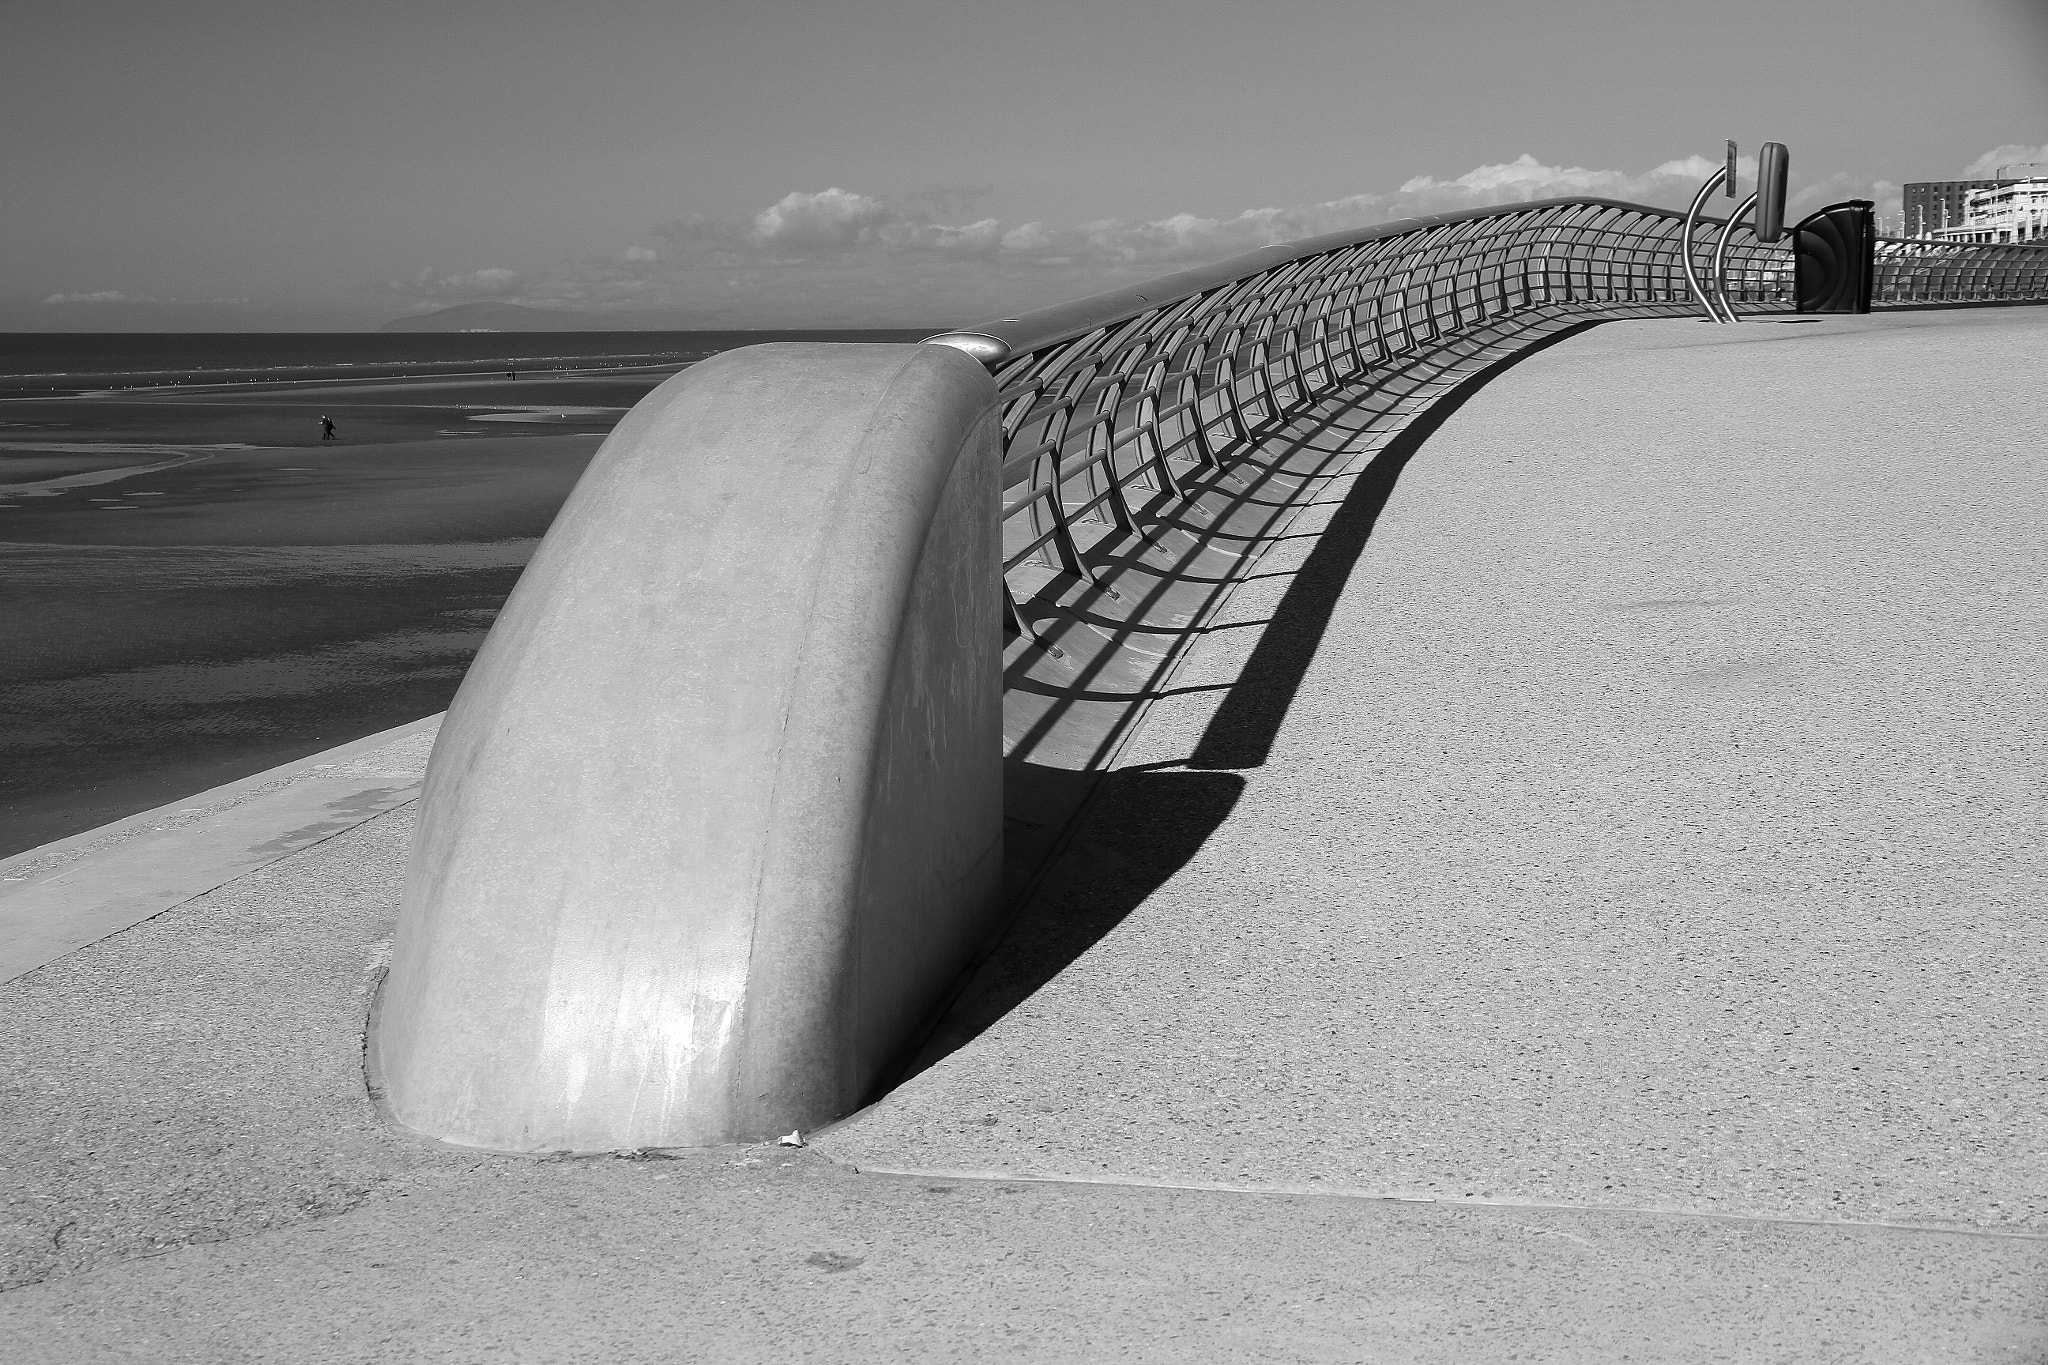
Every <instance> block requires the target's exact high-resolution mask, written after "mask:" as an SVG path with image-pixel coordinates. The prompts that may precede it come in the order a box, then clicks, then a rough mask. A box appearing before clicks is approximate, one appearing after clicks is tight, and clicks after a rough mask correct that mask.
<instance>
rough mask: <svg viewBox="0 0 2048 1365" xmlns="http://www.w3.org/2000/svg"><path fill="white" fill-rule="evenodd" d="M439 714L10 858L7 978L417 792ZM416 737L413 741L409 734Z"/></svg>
mask: <svg viewBox="0 0 2048 1365" xmlns="http://www.w3.org/2000/svg"><path fill="white" fill-rule="evenodd" d="M440 723H441V716H440V715H433V716H426V717H423V718H421V719H419V720H416V721H410V722H408V723H406V724H404V725H400V726H394V727H393V728H391V729H389V730H383V731H380V732H378V733H377V734H373V735H366V736H364V737H363V738H361V739H357V740H352V741H350V742H349V743H346V744H340V745H336V746H335V747H334V748H331V749H325V750H322V751H321V752H319V753H316V754H310V755H308V756H307V757H305V758H302V759H297V760H295V761H293V762H291V763H285V764H280V765H279V766H277V767H275V768H270V769H267V770H265V771H263V772H259V773H255V774H253V775H251V776H249V777H245V778H241V779H239V780H237V781H234V782H229V783H225V784H223V785H221V786H218V787H214V788H211V789H209V790H206V791H203V792H199V793H196V794H195V795H193V796H189V797H187V798H185V799H184V800H182V801H173V802H170V803H168V804H166V805H162V806H158V807H156V808H155V809H153V810H147V811H142V812H140V813H138V814H135V815H131V816H128V817H126V818H125V819H122V820H116V821H114V822H112V823H111V824H107V825H102V826H100V827H98V828H97V829H92V830H87V831H86V832H84V833H82V834H75V835H72V836H70V837H69V838H66V839H60V840H56V841H54V842H52V843H48V844H43V845H41V846H40V847H37V848H32V849H28V850H26V851H25V852H22V853H17V854H15V855H13V856H12V857H10V858H7V859H5V860H0V982H6V981H12V980H14V979H15V978H17V977H20V976H24V975H26V974H28V973H29V972H32V971H35V970H36V969H37V968H39V967H43V966H46V965H48V964H49V963H51V962H54V961H56V960H57V959H58V958H60V957H62V956H64V955H65V954H67V953H70V952H75V951H76V950H78V949H79V948H83V947H85V946H87V945H88V944H91V943H96V942H98V941H100V940H101V939H103V938H106V937H108V936H110V935H113V934H117V933H120V932H122V931H123V930H125V929H130V928H133V927H134V926H135V925H137V924H140V923H142V922H143V921H144V920H148V919H153V918H155V917H156V916H157V915H159V914H162V913H163V912H164V911H166V910H169V909H171V908H172V907H173V906H176V905H179V904H182V903H183V902H185V901H187V900H190V899H192V898H193V897H195V896H201V895H204V894H206V893H207V892H209V891H213V890H216V889H218V888H220V887H222V886H225V885H227V884H228V883H229V882H232V881H234V880H236V879H237V878H239V877H242V876H245V875H247V874H248V873H250V872H252V871H255V870H256V869H257V868H260V867H263V866H265V865H267V864H269V863H273V862H276V861H277V860H278V859H280V858H285V857H289V856H291V855H292V854H294V853H298V852H301V851H303V850H304V849H307V848H310V847H312V846H313V845H314V844H316V843H320V842H322V841H324V840H326V839H330V838H332V837H334V836H335V835H337V834H340V833H342V832H344V831H346V830H349V829H352V828H354V827H355V826H357V825H360V824H362V823H363V822H364V821H367V820H372V819H375V818H376V817H377V816H379V815H382V814H385V813H386V812H388V811H390V810H393V809H396V808H397V807H399V806H402V805H404V804H406V803H407V802H409V801H412V800H414V799H416V798H417V797H418V795H419V788H420V777H421V770H422V769H423V768H424V766H425V765H424V756H423V755H421V754H418V753H416V752H408V753H406V754H404V755H403V756H401V755H399V754H392V755H391V756H390V761H388V762H379V761H378V759H379V756H380V755H383V754H385V753H386V752H387V751H390V750H394V749H397V748H398V747H399V746H406V748H407V749H409V750H414V751H416V750H418V749H419V748H420V747H421V744H420V741H421V740H423V739H424V740H429V741H430V738H431V736H432V734H433V733H434V732H435V731H436V730H438V728H439V726H440ZM409 741H410V743H409Z"/></svg>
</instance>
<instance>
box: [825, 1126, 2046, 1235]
mask: <svg viewBox="0 0 2048 1365" xmlns="http://www.w3.org/2000/svg"><path fill="white" fill-rule="evenodd" d="M833 1126H834V1127H837V1126H838V1125H836V1124H835V1125H833ZM821 1135H822V1133H821ZM840 1164H841V1165H843V1166H845V1167H846V1168H847V1169H848V1170H851V1171H852V1172H853V1173H854V1174H855V1175H874V1176H885V1177H893V1178H902V1179H912V1180H971V1181H976V1182H979V1183H983V1184H1010V1185H1102V1186H1109V1187H1112V1188H1117V1189H1142V1190H1182V1191H1186V1192H1188V1193H1191V1194H1239V1195H1252V1196H1256V1197H1262V1198H1289V1199H1298V1198H1301V1197H1303V1196H1307V1197H1311V1198H1318V1199H1343V1200H1351V1201H1355V1202H1359V1203H1370V1204H1408V1205H1430V1206H1435V1207H1441V1208H1457V1209H1499V1210H1504V1211H1512V1210H1515V1209H1523V1210H1529V1211H1537V1212H1546V1213H1592V1214H1615V1213H1629V1214H1637V1215H1640V1216H1644V1217H1652V1218H1698V1219H1706V1220H1709V1221H1713V1222H1722V1223H1764V1224H1770V1225H1774V1226H1789V1227H1815V1228H1874V1229H1882V1230H1885V1231H1891V1232H1920V1233H1933V1234H1937V1235H1940V1236H1944V1237H1983V1238H1990V1239H1993V1240H1996V1241H2007V1242H2048V1231H2042V1232H2027V1231H2017V1230H2013V1231H2008V1230H2006V1229H2002V1228H1986V1227H1976V1226H1971V1225H1968V1224H1961V1225H1958V1224H1948V1223H1902V1222H1897V1221H1892V1220H1888V1219H1855V1218H1794V1217H1787V1216H1776V1215H1772V1214H1767V1213H1720V1212H1716V1211H1713V1210H1706V1209H1674V1208H1661V1207H1658V1206H1656V1205H1652V1204H1565V1203H1556V1202H1548V1201H1544V1200H1540V1199H1470V1198H1461V1197H1458V1196H1455V1195H1454V1196H1449V1197H1445V1196H1441V1195H1433V1194H1402V1193H1399V1192H1397V1191H1392V1190H1367V1189H1359V1188H1357V1187H1355V1186H1348V1185H1293V1184H1279V1183H1275V1184H1267V1185H1248V1184H1242V1183H1238V1182H1233V1181H1224V1180H1164V1179H1159V1178H1156V1177H1150V1176H1137V1175H1089V1174H1086V1173H1081V1172H1055V1171H997V1170H953V1169H950V1168H947V1167H942V1166H931V1167H922V1166H880V1165H873V1164H868V1163H859V1162H852V1161H847V1162H841V1163H840Z"/></svg>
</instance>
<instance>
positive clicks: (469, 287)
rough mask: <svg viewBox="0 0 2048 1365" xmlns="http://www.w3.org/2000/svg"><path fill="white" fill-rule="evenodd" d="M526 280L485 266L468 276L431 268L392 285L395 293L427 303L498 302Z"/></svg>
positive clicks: (522, 276)
mask: <svg viewBox="0 0 2048 1365" xmlns="http://www.w3.org/2000/svg"><path fill="white" fill-rule="evenodd" d="M525 283H526V277H525V276H524V275H522V274H520V273H519V272H518V271H516V270H505V269H503V268H501V267H498V266H486V267H484V268H483V269H481V270H472V271H469V272H468V273H467V274H461V275H443V274H440V273H438V272H437V271H435V270H434V269H433V268H432V267H431V266H429V267H428V268H426V269H424V270H422V271H420V273H419V274H417V275H415V276H413V278H412V279H410V280H404V281H393V282H392V283H391V285H390V286H389V287H390V288H391V289H392V290H393V291H395V292H397V293H403V294H413V295H417V296H419V297H422V298H427V299H498V298H503V297H505V296H506V295H507V294H516V293H518V292H519V288H520V286H521V285H523V284H525Z"/></svg>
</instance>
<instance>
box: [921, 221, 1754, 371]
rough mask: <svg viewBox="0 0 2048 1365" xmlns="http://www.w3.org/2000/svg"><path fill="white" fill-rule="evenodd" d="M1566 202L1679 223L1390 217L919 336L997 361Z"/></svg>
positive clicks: (1719, 223) (1717, 224)
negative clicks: (1559, 211) (1567, 213)
mask: <svg viewBox="0 0 2048 1365" xmlns="http://www.w3.org/2000/svg"><path fill="white" fill-rule="evenodd" d="M1567 207H1584V208H1603V209H1622V210H1625V211H1627V212H1630V213H1636V214H1640V215H1642V216H1644V217H1647V218H1668V219H1670V220H1672V221H1673V222H1683V221H1684V219H1685V214H1684V213H1682V212H1680V211H1678V210H1676V209H1665V208H1659V207H1657V206H1655V205H1651V204H1633V203H1630V202H1628V201H1627V200H1624V199H1605V198H1601V197H1599V196H1597V195H1566V196H1562V197H1559V198H1553V199H1530V200H1526V201H1523V202H1519V203H1513V204H1488V205H1486V206H1484V207H1481V208H1471V209H1459V210H1457V211H1455V212H1452V213H1433V214H1428V215H1425V216H1423V217H1419V218H1397V219H1395V220H1394V221H1392V222H1387V223H1375V224H1373V225H1372V226H1370V227H1362V228H1346V229H1344V230H1342V231H1339V232H1326V233H1323V234H1321V235H1320V236H1315V237H1304V238H1302V239H1300V240H1299V241H1293V242H1276V243H1274V244H1273V245H1272V246H1262V247H1257V248H1254V249H1253V250H1251V251H1246V252H1241V253H1239V254H1238V255H1235V256H1229V257H1226V258H1224V259H1223V260H1220V261H1214V262H1211V263H1210V264H1208V265H1198V266H1194V267H1191V268H1189V269H1187V270H1181V271H1176V272H1174V273H1173V274H1170V275H1161V276H1159V277H1157V278H1155V279H1150V280H1146V281H1144V282H1143V283H1140V284H1132V285H1120V286H1118V287H1117V288H1115V289H1106V290H1104V291H1102V292H1101V293H1099V294H1090V295H1088V296H1086V297H1085V298H1079V299H1074V300H1071V301H1069V302H1067V303H1056V304H1053V305H1052V306H1051V307H1048V308H1038V309H1034V310H1032V311H1031V312H1028V313H1022V314H1019V315H1017V316H1015V317H1002V318H992V319H990V320H989V321H986V322H980V323H975V324H973V325H972V326H968V327H956V328H951V329H948V330H947V331H944V332H939V333H936V334H934V335H932V336H929V337H926V338H925V340H927V341H945V342H946V343H948V344H949V345H954V346H958V347H959V349H961V350H963V351H966V352H967V353H968V354H969V355H972V356H974V357H975V358H976V359H978V360H980V361H982V362H983V363H984V364H988V365H994V364H999V363H1001V362H1002V361H1005V360H1008V359H1010V358H1011V357H1013V356H1018V355H1022V354H1024V353H1026V352H1027V351H1036V350H1040V349H1042V348H1044V347H1046V346H1053V345H1057V344H1058V343H1060V342H1062V341H1070V340H1072V339H1073V338H1075V337H1078V336H1086V335H1087V334H1088V333H1090V332H1093V331H1096V330H1098V329H1100V328H1103V327H1109V326H1113V325H1115V324H1116V323H1119V322H1123V321H1125V320H1127V319H1129V318H1133V317H1136V316H1137V315H1138V314H1140V313H1143V312H1147V311H1149V310H1151V309H1155V308H1163V307H1166V306H1167V305H1169V304H1174V303H1178V302H1180V301H1181V300H1183V299H1188V298H1192V297H1193V296H1195V295H1197V294H1202V293H1206V292H1208V291H1209V290H1211V289H1215V288H1217V287H1219V286H1221V285H1226V284H1231V283H1234V282H1235V281H1238V280H1242V279H1245V278H1247V277H1249V276H1252V275H1258V274H1263V273H1265V272H1266V271H1269V270H1273V269H1275V268H1277V267H1279V266H1283V265H1288V264H1290V263H1292V262H1294V261H1299V260H1304V259H1306V258H1308V257H1310V256H1321V255H1324V254H1326V253H1328V252H1331V251H1341V250H1343V249H1345V248H1347V247H1355V246H1363V245H1365V244H1366V243H1368V242H1378V241H1385V240H1386V239H1388V238H1390V237H1404V236H1407V235H1409V234H1412V233H1416V232H1424V231H1427V230H1429V229H1430V228H1437V227H1444V226H1447V225H1449V224H1452V223H1468V222H1471V221H1473V220H1474V219H1478V218H1501V217H1506V216H1509V215H1512V214H1517V213H1523V212H1530V213H1535V212H1540V211H1542V210H1544V209H1553V208H1567ZM1698 221H1699V222H1700V223H1701V224H1710V225H1712V226H1714V227H1717V228H1718V227H1721V226H1723V225H1725V223H1726V222H1727V220H1726V219H1722V218H1714V217H1711V216H1707V215H1702V216H1701V217H1700V219H1699V220H1698ZM1702 240H1703V241H1704V240H1705V239H1702ZM977 343H981V344H977Z"/></svg>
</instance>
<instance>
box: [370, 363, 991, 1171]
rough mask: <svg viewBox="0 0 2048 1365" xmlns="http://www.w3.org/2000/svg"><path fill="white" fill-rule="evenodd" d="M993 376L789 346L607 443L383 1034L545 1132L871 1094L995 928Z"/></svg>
mask: <svg viewBox="0 0 2048 1365" xmlns="http://www.w3.org/2000/svg"><path fill="white" fill-rule="evenodd" d="M994 402H995V386H994V384H993V382H992V381H991V380H990V378H989V376H988V374H987V373H986V372H985V371H984V370H983V368H982V367H981V366H980V365H979V364H977V363H975V362H974V361H973V360H971V359H969V358H968V357H967V356H965V355H962V354H961V353H959V352H958V351H955V350H952V349H950V348H947V347H943V346H921V347H920V346H867V345H794V344H789V345H772V346H755V347H750V348H747V349H745V350H741V351H734V352H728V353H726V354H724V355H720V356H718V357H715V358H714V359H711V360H707V361H705V362H703V363H702V364H699V365H697V366H695V367H693V368H692V369H689V370H687V371H685V372H684V373H683V374H681V375H678V376H677V377H676V378H675V379H672V380H670V381H669V382H668V383H666V384H664V385H662V387H660V388H659V389H657V390H655V391H654V392H653V393H652V394H650V395H649V396H648V397H647V398H646V399H645V400H644V401H643V402H641V403H640V405H639V406H638V407H636V408H635V409H634V410H633V411H632V412H631V413H630V414H629V415H628V416H627V417H626V419H625V421H624V422H622V423H621V424H620V426H619V427H618V429H617V430H616V431H615V432H614V433H613V435H612V436H611V439H610V440H608V441H607V442H606V443H605V445H604V448H603V449H602V450H601V451H599V453H598V455H597V458H596V460H595V461H594V462H593V463H592V465H591V467H590V469H589V471H588V472H587V473H586V474H585V475H584V477H583V480H582V482H581V483H579V484H578V485H577V488H576V491H575V493H574V494H573V495H572V496H571V497H570V499H569V501H568V503H567V504H566V505H565V506H564V507H563V509H562V512H561V515H560V516H559V517H558V518H557V519H556V521H555V524H554V526H553V528H552V529H551V530H550V531H549V533H548V536H547V539H546V540H545V541H544V542H543V544H542V546H541V548H540V551H539V553H538V554H536V555H535V557H534V560H533V562H532V564H531V565H530V566H529V567H528V568H527V570H526V573H525V576H524V577H523V578H521V580H520V582H519V586H518V589H517V590H516V591H515V592H514V593H513V594H512V597H511V599H510V601H509V602H507V604H506V606H505V610H504V612H503V613H502V614H501V615H500V617H499V618H498V622H497V624H496V626H495V627H494V628H493V629H492V631H491V635H490V638H489V639H488V640H487V641H486V642H485V645H484V647H483V650H482V652H481V653H480V654H479V655H478V656H477V659H476V662H475V664H474V666H473V667H472V668H471V669H470V672H469V675H468V677H467V678H466V679H465V680H464V682H463V684H462V689H461V691H460V692H459V693H458V694H457V696H456V699H455V702H454V705H453V706H452V707H450V709H449V713H448V719H447V722H446V724H445V725H444V726H443V728H442V731H441V735H440V738H439V741H438V742H437V743H436V745H435V747H434V753H433V759H432V763H431V765H430V767H429V770H428V775H427V785H426V792H425V795H424V796H423V798H422V806H421V823H420V829H419V834H418V836H417V839H416V841H415V844H414V847H413V855H412V864H411V867H410V870H409V872H408V876H407V882H406V890H405V901H404V906H403V909H402V911H401V914H400V922H399V928H398V936H397V942H396V944H395V946H394V951H393V956H392V964H391V971H390V975H389V977H388V978H387V980H386V983H385V988H384V993H383V999H382V1002H381V1005H380V1009H379V1016H378V1020H377V1023H376V1026H375V1028H374V1030H373V1040H372V1045H373V1047H374V1049H375V1059H374V1060H375V1066H376V1069H377V1070H378V1072H379V1073H380V1074H381V1080H382V1084H383V1087H384V1093H385V1098H386V1101H387V1103H388V1104H389V1106H390V1108H391V1111H392V1113H393V1115H394V1116H395V1117H396V1118H397V1119H398V1120H399V1122H401V1123H403V1124H405V1125H407V1126H408V1127H411V1128H414V1129H416V1130H418V1131H420V1132H423V1133H427V1134H430V1135H432V1136H435V1137H439V1138H444V1139H447V1140H449V1141H452V1142H457V1143H463V1144H467V1145H472V1146H481V1147H490V1148H496V1149H500V1150H513V1151H548V1150H570V1151H603V1150H618V1149H628V1148H638V1147H666V1146H690V1145H701V1144H708V1143H715V1142H722V1141H734V1140H744V1139H750V1138H759V1137H764V1136H768V1135H770V1134H774V1133H777V1132H787V1131H789V1130H790V1129H791V1128H793V1127H795V1128H808V1127H811V1126H813V1125H815V1124H817V1123H821V1122H824V1121H826V1120H828V1119H831V1118H834V1117H837V1116H839V1115H841V1114H844V1113H846V1112H847V1111H849V1110H850V1109H851V1108H853V1107H854V1106H855V1105H857V1104H858V1103H860V1102H861V1100H862V1099H863V1098H864V1096H865V1094H866V1092H867V1090H868V1088H869V1086H870V1085H871V1084H872V1083H873V1081H874V1080H875V1078H876V1076H877V1075H878V1073H879V1071H880V1070H881V1069H882V1068H883V1067H884V1066H886V1065H887V1064H888V1062H889V1061H890V1060H891V1059H892V1057H893V1056H894V1055H895V1054H896V1052H897V1050H898V1049H899V1048H900V1047H901V1046H902V1045H903V1043H904V1042H905V1040H906V1038H907V1035H908V1034H909V1032H910V1031H911V1030H912V1029H913V1028H914V1027H915V1026H916V1025H917V1023H918V1022H919V1021H920V1019H921V1018H922V1017H923V1016H924V1015H925V1014H926V1013H927V1012H928V1011H929V1010H930V1008H931V1007H932V1006H933V1005H934V1004H935V1003H936V1000H937V998H938V996H939V994H940V993H941V992H942V991H943V990H944V989H945V988H946V986H947V985H948V984H949V983H950V982H951V980H952V979H953V976H954V974H955V972H956V971H957V970H958V969H959V967H960V966H961V965H962V963H963V962H964V961H965V960H966V959H967V958H968V957H969V956H970V955H971V954H972V953H973V952H974V951H975V950H976V949H977V948H978V947H980V946H981V945H982V942H983V940H984V939H985V937H986V936H987V934H988V933H989V931H990V930H991V929H992V927H993V925H992V916H993V913H994V911H995V908H996V893H997V890H998V879H999V877H1000V869H1001V861H1002V858H1001V854H1002V774H1001V759H1002V728H1001V727H1002V722H1001V709H1002V657H1001V651H1002V643H1003V636H1002V626H1001V604H1002V601H1003V598H1002V592H1003V588H1002V583H1001V580H1000V578H999V574H1000V572H1001V563H1002V553H1001V546H1000V531H999V526H998V498H997V485H998V480H999V451H998V443H999V440H1000V433H999V431H998V428H997V425H996V422H995V415H994Z"/></svg>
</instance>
